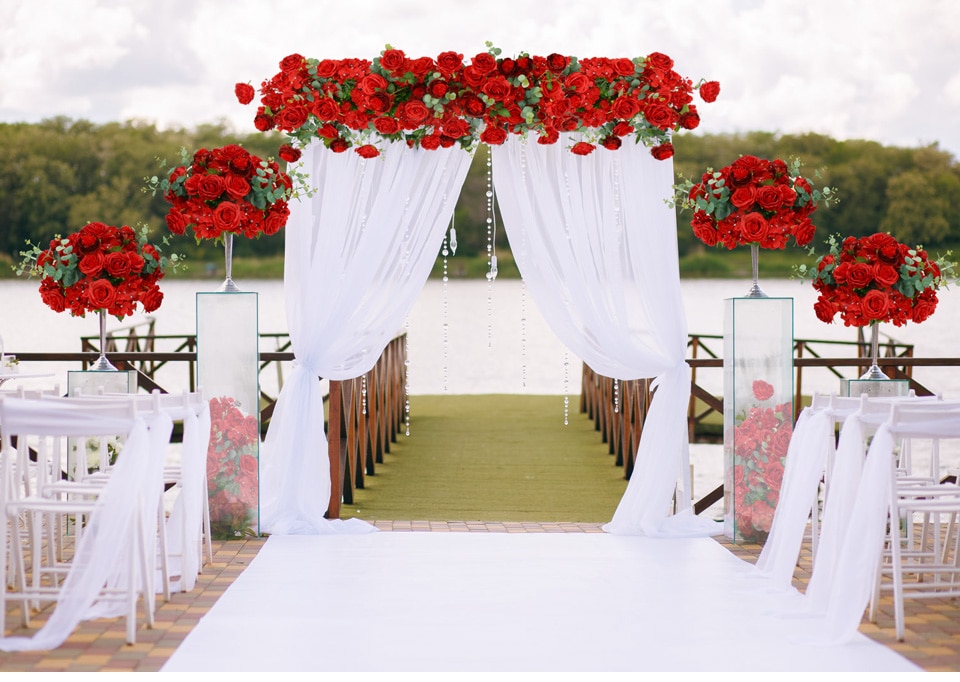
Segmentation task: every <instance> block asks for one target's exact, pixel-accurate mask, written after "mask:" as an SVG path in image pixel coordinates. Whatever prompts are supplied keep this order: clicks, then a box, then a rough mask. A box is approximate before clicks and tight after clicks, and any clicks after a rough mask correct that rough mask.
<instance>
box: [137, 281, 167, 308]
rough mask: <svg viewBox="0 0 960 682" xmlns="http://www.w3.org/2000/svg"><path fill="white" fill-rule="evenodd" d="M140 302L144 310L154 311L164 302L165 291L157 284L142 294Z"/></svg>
mask: <svg viewBox="0 0 960 682" xmlns="http://www.w3.org/2000/svg"><path fill="white" fill-rule="evenodd" d="M140 303H141V305H143V311H144V312H146V313H152V312H153V311H154V310H156V309H157V308H159V307H160V304H161V303H163V292H162V291H160V287H158V286H157V285H156V284H154V285H153V286H151V287H150V288H149V289H147V290H146V291H144V292H143V293H142V294H140Z"/></svg>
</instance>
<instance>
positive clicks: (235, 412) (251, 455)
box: [207, 397, 260, 539]
mask: <svg viewBox="0 0 960 682" xmlns="http://www.w3.org/2000/svg"><path fill="white" fill-rule="evenodd" d="M259 444H260V433H259V425H258V422H257V418H256V417H254V416H250V415H244V414H243V412H241V411H240V408H239V407H238V406H237V402H236V401H235V400H234V399H233V398H230V397H222V398H213V399H212V400H211V401H210V445H209V447H208V449H207V491H208V493H209V495H210V525H211V528H212V532H213V534H214V535H215V536H217V537H219V538H223V539H226V538H234V537H239V536H242V535H249V534H253V533H255V531H254V528H255V526H256V523H257V510H258V508H259V499H258V491H259V469H260V464H259V460H258V459H257V455H258V452H259Z"/></svg>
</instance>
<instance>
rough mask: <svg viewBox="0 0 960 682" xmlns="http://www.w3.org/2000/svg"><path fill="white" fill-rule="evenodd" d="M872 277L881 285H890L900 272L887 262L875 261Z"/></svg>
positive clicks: (897, 278)
mask: <svg viewBox="0 0 960 682" xmlns="http://www.w3.org/2000/svg"><path fill="white" fill-rule="evenodd" d="M873 279H874V281H876V283H877V284H879V285H880V286H882V287H892V286H893V285H894V284H896V283H897V280H899V279H900V273H899V272H897V269H896V268H895V267H893V266H892V265H890V264H889V263H875V264H874V266H873Z"/></svg>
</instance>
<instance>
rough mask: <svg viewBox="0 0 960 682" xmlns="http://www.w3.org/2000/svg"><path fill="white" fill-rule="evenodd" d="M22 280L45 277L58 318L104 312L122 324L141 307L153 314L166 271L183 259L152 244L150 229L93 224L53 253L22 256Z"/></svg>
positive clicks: (46, 296)
mask: <svg viewBox="0 0 960 682" xmlns="http://www.w3.org/2000/svg"><path fill="white" fill-rule="evenodd" d="M20 255H21V256H22V257H23V260H22V261H21V263H20V265H19V266H18V268H17V274H18V275H22V274H24V273H27V274H29V275H37V276H39V277H40V296H41V298H42V299H43V302H44V303H46V304H47V305H48V306H49V307H50V308H51V309H52V310H53V311H54V312H58V313H60V312H63V311H65V310H69V311H70V314H71V315H74V316H78V317H86V313H88V312H91V313H98V312H100V311H104V312H105V313H106V314H108V315H113V316H115V317H118V318H120V319H123V318H124V317H125V316H127V315H132V314H133V313H134V311H135V309H136V306H137V304H138V303H140V304H141V305H142V306H143V310H144V312H148V313H151V312H153V311H154V310H156V309H157V308H159V307H160V304H161V303H162V302H163V293H162V292H161V291H160V287H159V285H158V282H159V281H160V280H161V279H162V278H163V276H164V274H165V273H166V269H167V268H168V267H171V268H172V269H176V267H177V266H178V265H179V257H178V256H177V255H176V254H174V255H172V256H170V257H169V258H167V257H164V256H162V255H161V253H160V249H159V248H157V247H156V246H154V245H153V244H150V243H149V242H148V241H147V228H146V227H142V228H141V229H140V231H139V232H138V231H137V230H134V229H133V228H132V227H129V226H128V225H123V226H122V227H115V226H112V225H106V224H104V223H100V222H93V223H88V224H87V225H85V226H84V227H82V228H80V230H79V231H78V232H74V233H73V234H71V235H68V236H67V237H60V236H57V237H56V238H54V239H53V240H52V241H51V242H50V247H49V248H48V249H46V250H41V249H40V247H38V246H32V247H31V248H30V249H29V250H27V251H22V252H21V253H20Z"/></svg>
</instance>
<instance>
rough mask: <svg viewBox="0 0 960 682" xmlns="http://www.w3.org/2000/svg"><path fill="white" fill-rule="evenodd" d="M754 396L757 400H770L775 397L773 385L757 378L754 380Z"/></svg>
mask: <svg viewBox="0 0 960 682" xmlns="http://www.w3.org/2000/svg"><path fill="white" fill-rule="evenodd" d="M753 397H754V398H756V399H757V400H770V398H772V397H773V385H772V384H769V383H767V382H766V381H763V380H762V379H757V380H756V381H754V382H753Z"/></svg>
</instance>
